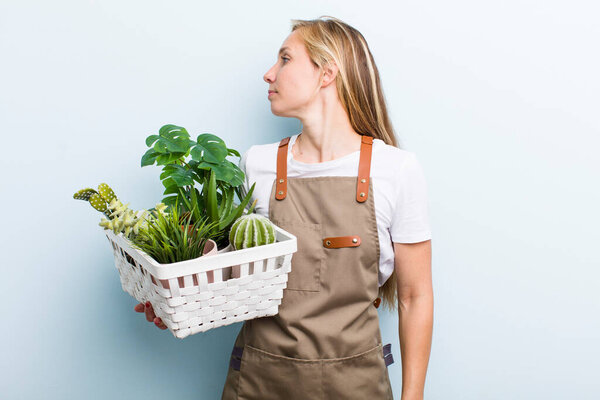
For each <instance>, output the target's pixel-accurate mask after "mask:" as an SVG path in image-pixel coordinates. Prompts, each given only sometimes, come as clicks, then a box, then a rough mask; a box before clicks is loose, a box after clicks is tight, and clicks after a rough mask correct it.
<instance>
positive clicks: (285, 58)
mask: <svg viewBox="0 0 600 400" xmlns="http://www.w3.org/2000/svg"><path fill="white" fill-rule="evenodd" d="M281 59H282V60H289V58H287V57H281ZM284 64H285V63H284Z"/></svg>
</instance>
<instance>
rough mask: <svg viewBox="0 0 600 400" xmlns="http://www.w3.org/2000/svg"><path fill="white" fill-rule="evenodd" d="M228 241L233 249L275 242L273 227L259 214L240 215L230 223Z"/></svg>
mask: <svg viewBox="0 0 600 400" xmlns="http://www.w3.org/2000/svg"><path fill="white" fill-rule="evenodd" d="M229 243H231V246H233V248H234V249H235V250H240V249H247V248H249V247H255V246H262V245H265V244H270V243H275V228H273V223H272V222H271V221H270V220H269V219H268V218H266V217H263V216H262V215H260V214H246V215H242V216H241V217H239V218H238V219H237V220H236V221H235V222H234V223H233V225H231V230H230V231H229Z"/></svg>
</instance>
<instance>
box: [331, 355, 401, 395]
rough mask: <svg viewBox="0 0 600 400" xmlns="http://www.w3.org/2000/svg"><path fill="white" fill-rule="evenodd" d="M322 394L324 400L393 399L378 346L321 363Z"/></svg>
mask: <svg viewBox="0 0 600 400" xmlns="http://www.w3.org/2000/svg"><path fill="white" fill-rule="evenodd" d="M323 392H324V393H323V398H324V399H348V400H350V399H357V400H358V399H372V400H375V399H377V400H380V399H381V400H384V399H385V400H389V399H393V397H392V388H391V386H390V381H389V376H388V370H387V367H386V366H385V360H384V358H383V349H382V346H381V344H378V345H377V346H376V347H373V348H372V349H369V350H367V351H365V352H363V353H360V354H357V355H354V356H350V357H345V358H338V359H335V360H323Z"/></svg>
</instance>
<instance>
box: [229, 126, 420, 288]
mask: <svg viewBox="0 0 600 400" xmlns="http://www.w3.org/2000/svg"><path fill="white" fill-rule="evenodd" d="M297 137H298V134H295V135H293V136H291V137H290V142H289V145H288V156H287V163H288V164H287V172H288V177H289V178H293V177H317V176H357V175H358V162H359V156H360V151H355V152H353V153H350V154H347V155H345V156H344V157H340V158H337V159H335V160H331V161H325V162H322V163H304V162H300V161H296V160H295V159H293V158H292V152H291V149H292V146H293V145H294V142H295V141H296V138H297ZM278 147H279V141H278V142H275V143H269V144H261V145H253V146H251V147H250V148H249V149H248V150H247V151H246V152H245V153H244V154H243V155H242V157H241V158H240V162H239V167H240V169H241V170H242V171H244V173H245V174H246V181H245V182H244V186H243V188H242V192H243V193H244V195H245V194H246V193H248V189H249V188H250V186H252V183H254V182H256V186H255V187H254V191H253V192H252V196H251V200H250V203H249V204H252V202H254V200H255V199H258V201H257V203H256V207H255V212H256V213H258V214H260V215H263V216H265V217H267V218H268V217H269V201H270V196H271V188H272V186H273V182H274V180H275V178H276V175H277V171H276V169H277V149H278ZM371 180H372V182H373V192H374V193H373V196H374V201H375V215H376V219H377V230H378V233H379V245H380V246H379V247H380V258H379V286H382V285H383V284H384V283H385V281H386V280H387V279H388V278H389V277H390V275H391V274H392V272H393V270H394V247H393V244H392V242H396V243H417V242H422V241H425V240H428V239H431V229H430V226H429V215H428V198H427V185H426V182H425V176H424V173H423V169H422V168H421V165H420V163H419V161H418V159H417V157H416V155H415V153H412V152H410V151H407V150H403V149H399V148H397V147H394V146H391V145H388V144H386V143H385V142H384V141H383V140H380V139H374V140H373V152H372V156H371ZM350 195H352V193H350ZM248 207H249V206H248Z"/></svg>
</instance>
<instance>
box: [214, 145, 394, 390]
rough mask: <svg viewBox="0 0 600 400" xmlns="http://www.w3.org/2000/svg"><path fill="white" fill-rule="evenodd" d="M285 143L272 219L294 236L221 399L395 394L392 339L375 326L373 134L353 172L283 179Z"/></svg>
mask: <svg viewBox="0 0 600 400" xmlns="http://www.w3.org/2000/svg"><path fill="white" fill-rule="evenodd" d="M289 139H290V138H289V137H287V138H284V139H283V140H281V142H280V144H279V148H278V154H277V178H276V179H275V181H274V182H273V188H272V190H271V198H270V205H269V219H270V220H271V221H272V222H273V223H274V224H276V225H277V226H280V227H281V228H283V229H284V230H286V231H288V232H290V233H292V234H294V235H296V237H297V240H298V251H297V252H296V253H294V255H293V256H292V270H291V272H290V273H289V275H288V282H287V288H286V289H284V294H283V299H282V302H281V304H280V306H279V313H278V314H277V315H274V316H270V317H262V318H255V319H252V320H247V321H245V322H244V324H243V325H242V328H241V330H240V332H239V334H238V336H237V339H236V341H235V345H234V348H233V351H232V355H231V360H230V366H229V370H228V374H227V378H226V381H225V387H224V389H223V395H222V400H232V399H244V400H259V399H260V400H271V399H273V400H279V399H283V400H296V399H298V400H300V399H301V400H326V399H327V400H329V399H360V400H364V399H368V400H380V399H384V400H387V399H393V397H392V388H391V385H390V380H389V376H388V371H387V366H388V365H389V364H391V363H392V362H393V357H392V354H391V352H390V346H391V344H387V345H385V346H382V343H381V333H380V330H379V317H378V314H377V310H376V307H378V306H379V302H380V299H379V298H377V294H378V288H379V286H378V281H377V276H378V268H379V236H378V233H377V222H376V219H375V206H374V202H373V200H374V199H373V185H372V182H371V180H370V166H371V151H372V143H373V137H371V136H366V135H363V136H362V143H361V149H360V162H359V168H358V176H354V177H352V176H324V177H312V178H290V179H288V178H287V154H288V142H289Z"/></svg>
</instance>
